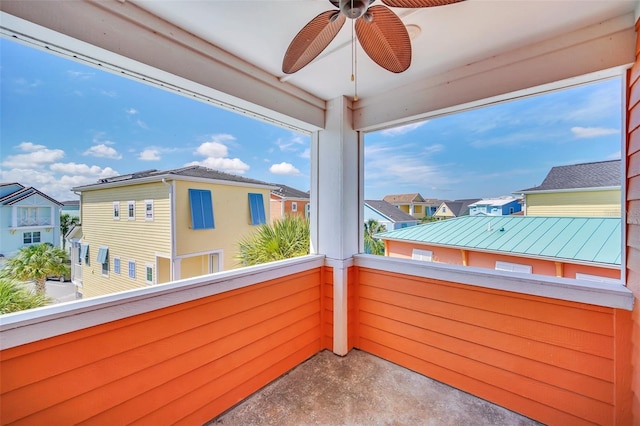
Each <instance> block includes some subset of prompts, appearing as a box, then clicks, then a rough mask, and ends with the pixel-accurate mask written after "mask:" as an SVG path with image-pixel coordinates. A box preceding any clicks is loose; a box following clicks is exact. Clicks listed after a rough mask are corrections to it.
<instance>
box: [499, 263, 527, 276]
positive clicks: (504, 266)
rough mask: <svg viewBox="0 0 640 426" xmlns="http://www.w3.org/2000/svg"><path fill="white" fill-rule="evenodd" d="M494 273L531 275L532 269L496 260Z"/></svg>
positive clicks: (519, 264)
mask: <svg viewBox="0 0 640 426" xmlns="http://www.w3.org/2000/svg"><path fill="white" fill-rule="evenodd" d="M496 271H505V272H518V273H521V274H531V273H532V271H533V267H532V266H531V265H524V264H522V263H511V262H502V261H499V260H496Z"/></svg>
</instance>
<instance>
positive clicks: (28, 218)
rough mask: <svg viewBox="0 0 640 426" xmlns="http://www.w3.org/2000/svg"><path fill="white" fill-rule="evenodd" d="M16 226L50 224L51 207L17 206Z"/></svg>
mask: <svg viewBox="0 0 640 426" xmlns="http://www.w3.org/2000/svg"><path fill="white" fill-rule="evenodd" d="M17 220H18V223H17V226H44V225H51V207H18V210H17Z"/></svg>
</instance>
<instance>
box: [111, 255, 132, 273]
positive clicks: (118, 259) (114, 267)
mask: <svg viewBox="0 0 640 426" xmlns="http://www.w3.org/2000/svg"><path fill="white" fill-rule="evenodd" d="M116 261H118V262H119V264H120V268H118V269H119V270H118V271H116ZM128 272H129V271H127V273H128ZM113 273H114V274H117V275H122V261H121V260H120V256H114V257H113Z"/></svg>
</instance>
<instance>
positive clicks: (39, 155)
mask: <svg viewBox="0 0 640 426" xmlns="http://www.w3.org/2000/svg"><path fill="white" fill-rule="evenodd" d="M16 148H17V149H19V150H21V151H24V152H27V154H16V155H8V156H7V157H6V158H5V160H4V161H3V162H2V166H3V167H6V168H8V169H14V168H31V167H41V166H42V165H43V164H47V163H53V162H55V161H58V160H60V159H62V158H63V157H64V155H65V154H64V151H63V150H61V149H49V148H47V147H46V146H44V145H36V144H33V143H31V142H22V143H21V144H20V145H18V146H17V147H16Z"/></svg>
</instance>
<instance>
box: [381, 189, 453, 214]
mask: <svg viewBox="0 0 640 426" xmlns="http://www.w3.org/2000/svg"><path fill="white" fill-rule="evenodd" d="M383 201H386V202H387V203H389V204H393V205H394V206H396V207H397V208H399V209H400V210H402V211H403V212H405V213H407V214H409V215H411V216H413V217H415V218H416V219H421V218H423V217H425V216H431V215H432V214H433V212H434V210H435V208H436V207H437V206H438V205H439V204H440V203H439V202H438V200H434V199H424V198H422V195H420V194H419V193H417V192H415V193H412V194H390V195H385V196H384V198H383Z"/></svg>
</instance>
